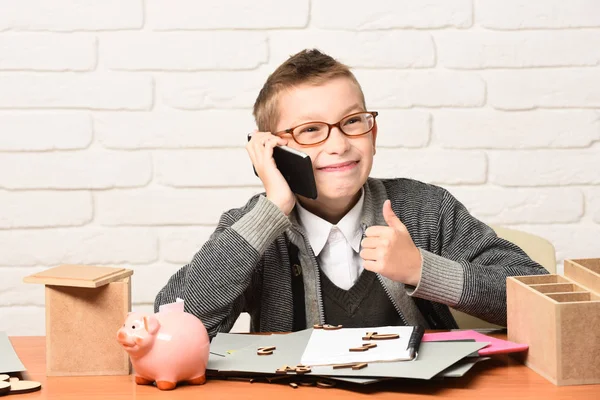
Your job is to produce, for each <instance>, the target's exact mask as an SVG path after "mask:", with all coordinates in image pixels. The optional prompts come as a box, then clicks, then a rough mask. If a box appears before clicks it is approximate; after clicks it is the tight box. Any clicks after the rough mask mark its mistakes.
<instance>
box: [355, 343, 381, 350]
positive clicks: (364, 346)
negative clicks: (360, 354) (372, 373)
mask: <svg viewBox="0 0 600 400" xmlns="http://www.w3.org/2000/svg"><path fill="white" fill-rule="evenodd" d="M374 347H377V345H376V344H375V343H363V345H362V346H360V347H352V348H351V349H350V351H367V350H369V349H372V348H374Z"/></svg>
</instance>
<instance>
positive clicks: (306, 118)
mask: <svg viewBox="0 0 600 400" xmlns="http://www.w3.org/2000/svg"><path fill="white" fill-rule="evenodd" d="M353 110H360V111H363V107H362V106H361V105H360V104H358V103H355V104H353V105H351V106H350V107H348V108H346V109H345V110H344V112H343V113H342V117H345V116H346V115H348V114H350V112H351V111H353ZM314 121H322V119H321V118H315V117H311V116H310V115H303V116H301V117H298V118H296V119H295V120H294V122H293V123H292V126H295V125H298V124H304V123H307V122H314Z"/></svg>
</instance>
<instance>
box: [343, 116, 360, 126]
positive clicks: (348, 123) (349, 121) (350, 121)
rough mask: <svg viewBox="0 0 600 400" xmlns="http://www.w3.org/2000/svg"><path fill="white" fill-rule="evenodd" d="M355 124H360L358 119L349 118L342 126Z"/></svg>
mask: <svg viewBox="0 0 600 400" xmlns="http://www.w3.org/2000/svg"><path fill="white" fill-rule="evenodd" d="M357 122H360V118H358V117H354V118H350V119H349V120H348V121H346V122H345V123H344V125H350V124H355V123H357Z"/></svg>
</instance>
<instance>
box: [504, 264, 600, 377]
mask: <svg viewBox="0 0 600 400" xmlns="http://www.w3.org/2000/svg"><path fill="white" fill-rule="evenodd" d="M564 267H565V271H564V277H563V276H560V275H538V276H517V277H510V278H507V281H506V290H507V292H506V293H507V329H508V340H510V341H513V342H517V343H527V344H528V345H529V350H528V352H527V353H526V354H525V355H524V357H525V359H524V362H525V364H526V365H527V366H528V367H529V368H531V369H532V370H534V371H535V372H537V373H538V374H540V375H542V376H543V377H544V378H546V379H548V380H549V381H550V382H552V383H554V384H555V385H559V386H563V385H581V384H598V383H600V259H598V258H594V259H581V260H565V262H564Z"/></svg>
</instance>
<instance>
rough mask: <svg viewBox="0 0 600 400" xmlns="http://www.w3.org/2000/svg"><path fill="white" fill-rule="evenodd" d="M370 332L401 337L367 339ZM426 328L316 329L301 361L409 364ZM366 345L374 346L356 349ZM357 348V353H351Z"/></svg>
mask: <svg viewBox="0 0 600 400" xmlns="http://www.w3.org/2000/svg"><path fill="white" fill-rule="evenodd" d="M369 332H376V333H377V334H378V335H393V334H396V335H398V338H396V339H386V340H375V339H374V340H371V339H368V340H365V339H364V337H365V336H366V335H367V334H368V333H369ZM422 337H423V329H422V328H419V327H414V326H385V327H377V328H343V329H338V330H326V329H314V330H313V331H312V334H311V335H310V338H309V340H308V343H307V345H306V349H305V350H304V353H303V354H302V358H301V360H300V362H301V363H302V364H304V365H310V366H320V365H321V366H325V365H335V364H346V363H372V362H391V361H409V360H412V359H414V358H415V356H416V355H417V352H418V348H419V344H420V342H421V338H422ZM365 344H371V345H374V347H370V348H368V350H365V351H359V350H356V349H358V348H360V347H363V345H365ZM351 349H354V350H351Z"/></svg>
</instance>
